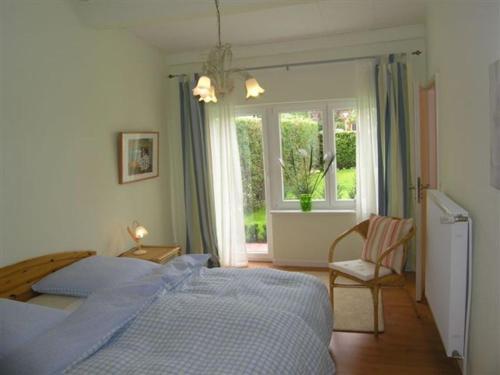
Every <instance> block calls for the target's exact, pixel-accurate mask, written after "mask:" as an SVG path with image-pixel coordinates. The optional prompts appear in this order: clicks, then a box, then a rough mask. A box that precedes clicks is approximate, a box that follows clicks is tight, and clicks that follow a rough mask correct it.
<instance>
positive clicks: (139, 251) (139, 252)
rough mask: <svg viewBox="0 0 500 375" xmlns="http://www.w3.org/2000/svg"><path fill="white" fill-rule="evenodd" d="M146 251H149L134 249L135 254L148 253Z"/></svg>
mask: <svg viewBox="0 0 500 375" xmlns="http://www.w3.org/2000/svg"><path fill="white" fill-rule="evenodd" d="M146 253H147V251H146V250H142V249H139V250H136V251H134V253H133V254H134V255H144V254H146Z"/></svg>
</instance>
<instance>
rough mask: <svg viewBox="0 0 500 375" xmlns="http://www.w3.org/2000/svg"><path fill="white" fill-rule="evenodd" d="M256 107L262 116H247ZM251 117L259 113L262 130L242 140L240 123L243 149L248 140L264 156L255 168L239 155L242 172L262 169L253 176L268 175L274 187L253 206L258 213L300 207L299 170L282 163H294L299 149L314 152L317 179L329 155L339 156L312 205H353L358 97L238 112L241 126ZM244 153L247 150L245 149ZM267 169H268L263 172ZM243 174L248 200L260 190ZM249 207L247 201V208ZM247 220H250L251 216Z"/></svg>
mask: <svg viewBox="0 0 500 375" xmlns="http://www.w3.org/2000/svg"><path fill="white" fill-rule="evenodd" d="M252 112H254V113H260V115H258V116H257V115H255V114H254V115H250V117H248V116H247V115H248V114H249V113H252ZM252 116H253V117H252ZM249 118H254V119H255V118H258V121H257V122H258V123H259V129H260V132H261V133H259V135H254V136H249V138H248V139H250V138H252V141H243V138H242V134H243V130H242V129H240V128H238V138H239V144H240V152H241V150H245V147H246V146H245V142H246V143H248V145H249V147H250V148H253V149H255V150H254V151H255V152H254V154H255V155H257V154H258V155H260V158H259V160H258V161H257V159H255V160H253V159H252V160H253V161H251V164H252V165H253V166H252V167H251V166H250V165H246V166H245V163H248V161H249V160H251V158H250V157H248V156H247V157H245V158H246V160H247V162H245V161H244V160H243V158H242V156H241V155H240V158H242V159H241V165H242V174H246V173H247V171H248V170H250V169H252V168H253V170H255V171H257V170H259V171H262V172H258V173H261V176H260V177H259V178H254V177H252V181H257V180H258V179H259V180H261V181H263V182H262V183H264V181H265V180H268V181H267V183H268V185H267V186H268V190H269V194H268V195H266V194H260V193H259V194H258V195H259V196H260V197H261V198H259V199H262V197H263V198H264V200H265V201H264V202H261V203H259V204H258V205H255V204H254V203H252V204H251V205H252V207H260V208H255V210H256V211H255V212H257V213H258V212H261V213H262V212H266V207H267V208H271V209H278V210H288V209H290V210H298V209H299V206H298V198H299V197H298V196H297V191H298V190H300V189H298V188H297V179H296V178H295V175H294V174H291V173H289V172H286V173H285V172H284V171H283V169H282V168H281V163H280V160H281V162H282V163H284V164H285V165H291V164H289V163H292V159H293V158H296V155H297V152H299V154H303V155H307V160H309V159H310V157H311V156H312V162H311V166H312V168H311V169H312V170H313V173H312V178H314V177H315V176H317V175H318V174H320V173H321V171H322V170H323V168H324V162H325V157H326V156H328V155H332V154H333V153H335V155H336V158H335V161H334V164H332V167H331V169H330V171H329V172H328V174H327V175H326V177H325V179H324V180H322V181H321V182H320V183H319V184H318V185H317V188H316V190H315V193H314V194H313V200H314V203H313V210H314V209H320V210H321V209H326V210H328V209H353V208H354V206H355V198H356V131H357V113H356V102H355V100H332V101H323V102H314V103H313V102H305V103H294V104H283V105H270V106H255V107H250V108H245V107H242V108H241V109H240V111H239V116H238V119H237V126H239V127H241V126H242V124H243V122H245V121H247V122H248V121H250V120H249ZM256 139H260V140H262V141H259V142H260V143H259V145H260V146H257V145H253V144H254V143H255V140H256ZM252 145H253V146H252ZM259 147H262V149H260V148H259ZM245 152H246V151H243V153H245ZM254 158H255V157H254ZM264 170H265V171H268V172H267V173H266V172H263V171H264ZM262 173H263V174H262ZM242 178H243V184H244V190H245V196H246V198H245V199H249V198H247V196H248V197H249V196H250V195H251V194H252V193H251V192H254V191H255V187H254V183H253V182H252V183H249V182H248V181H250V179H249V177H247V176H244V177H242ZM256 183H257V182H255V184H256ZM261 185H262V184H261ZM262 186H266V184H265V183H264V185H262ZM262 189H264V188H262ZM266 197H267V199H266ZM252 199H253V202H256V199H257V198H256V195H255V194H254V196H253V198H252ZM248 201H249V200H248ZM245 204H246V203H245ZM248 207H249V206H248ZM248 207H247V206H245V210H246V211H247V208H248ZM259 209H261V210H262V211H259ZM252 210H254V208H252ZM249 212H250V211H249ZM259 215H260V217H266V216H265V215H263V216H262V215H261V214H258V215H257V216H259ZM245 222H246V223H247V222H248V223H249V224H250V222H249V220H248V218H247V216H246V218H245ZM252 223H253V222H252ZM264 223H265V222H264ZM253 224H255V223H253ZM259 225H261V224H259ZM247 237H248V236H247ZM247 240H248V238H247Z"/></svg>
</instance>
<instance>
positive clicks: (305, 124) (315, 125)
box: [279, 110, 325, 201]
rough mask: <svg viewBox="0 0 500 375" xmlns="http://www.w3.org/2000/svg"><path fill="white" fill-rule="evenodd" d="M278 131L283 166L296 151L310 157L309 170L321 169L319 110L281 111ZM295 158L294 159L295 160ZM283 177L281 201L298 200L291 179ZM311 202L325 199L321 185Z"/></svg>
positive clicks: (321, 144) (292, 157) (291, 158)
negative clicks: (310, 165) (310, 166)
mask: <svg viewBox="0 0 500 375" xmlns="http://www.w3.org/2000/svg"><path fill="white" fill-rule="evenodd" d="M279 131H280V140H281V159H282V160H283V162H284V163H285V164H286V165H289V164H291V163H293V162H295V160H294V155H296V154H297V150H301V151H304V152H306V153H307V155H308V157H310V158H312V168H313V169H315V170H317V172H315V174H317V173H320V172H319V171H320V170H321V169H322V167H323V113H322V112H321V111H315V110H313V111H302V112H281V113H280V114H279ZM295 158H296V157H295ZM282 174H283V186H282V199H283V200H285V201H296V200H298V199H299V197H298V196H297V193H296V189H295V188H294V187H295V186H294V185H296V184H297V182H296V181H295V179H294V177H295V176H290V175H285V174H284V173H283V171H282ZM313 199H314V200H321V201H324V200H325V186H324V184H321V186H318V187H317V188H316V189H315V193H314V195H313Z"/></svg>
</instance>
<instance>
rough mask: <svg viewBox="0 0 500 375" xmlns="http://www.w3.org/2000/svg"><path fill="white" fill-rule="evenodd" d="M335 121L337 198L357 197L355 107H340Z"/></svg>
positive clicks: (334, 114) (334, 116) (336, 112)
mask: <svg viewBox="0 0 500 375" xmlns="http://www.w3.org/2000/svg"><path fill="white" fill-rule="evenodd" d="M333 118H334V121H335V152H336V163H337V170H336V181H337V200H351V199H355V198H356V120H357V114H356V111H355V110H354V109H353V108H346V109H338V110H335V111H334V113H333Z"/></svg>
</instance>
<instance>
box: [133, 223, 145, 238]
mask: <svg viewBox="0 0 500 375" xmlns="http://www.w3.org/2000/svg"><path fill="white" fill-rule="evenodd" d="M147 235H148V230H147V229H146V228H144V227H143V226H142V225H138V226H137V227H136V228H135V237H136V238H144V236H147Z"/></svg>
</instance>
